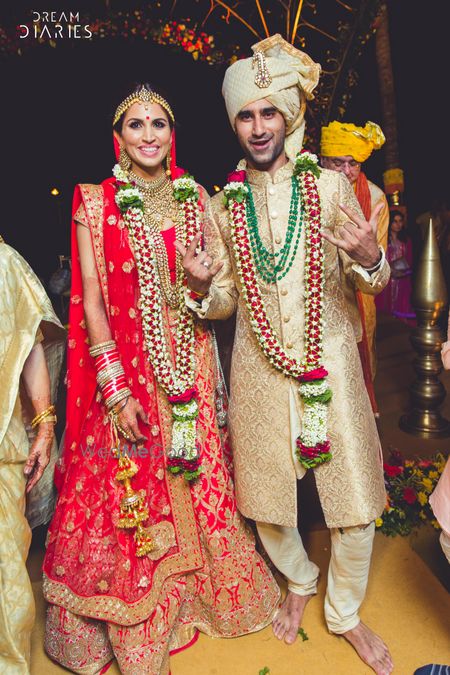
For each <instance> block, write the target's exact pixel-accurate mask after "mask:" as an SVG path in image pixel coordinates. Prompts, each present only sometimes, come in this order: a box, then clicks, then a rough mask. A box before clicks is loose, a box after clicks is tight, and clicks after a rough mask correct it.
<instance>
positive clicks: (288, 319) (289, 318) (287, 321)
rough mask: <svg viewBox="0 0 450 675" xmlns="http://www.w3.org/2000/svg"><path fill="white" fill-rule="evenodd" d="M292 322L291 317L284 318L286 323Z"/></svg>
mask: <svg viewBox="0 0 450 675" xmlns="http://www.w3.org/2000/svg"><path fill="white" fill-rule="evenodd" d="M290 320H291V317H290V316H283V321H284V323H289V321H290Z"/></svg>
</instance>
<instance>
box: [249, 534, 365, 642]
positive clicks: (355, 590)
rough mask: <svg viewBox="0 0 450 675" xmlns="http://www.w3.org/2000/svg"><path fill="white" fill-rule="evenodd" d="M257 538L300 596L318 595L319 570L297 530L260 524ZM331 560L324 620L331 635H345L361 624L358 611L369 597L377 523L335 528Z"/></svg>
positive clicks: (289, 587)
mask: <svg viewBox="0 0 450 675" xmlns="http://www.w3.org/2000/svg"><path fill="white" fill-rule="evenodd" d="M256 526H257V529H258V534H259V536H260V539H261V541H262V544H263V546H264V548H265V549H266V551H267V553H268V555H269V557H270V559H271V560H272V562H273V564H274V565H275V567H277V569H278V570H279V571H280V572H281V573H282V574H284V576H285V577H286V578H287V581H288V590H290V591H292V592H293V593H297V594H298V595H312V594H313V593H316V591H317V579H318V576H319V568H318V567H317V565H315V564H314V563H313V562H311V560H309V558H308V554H307V553H306V551H305V548H304V546H303V542H302V539H301V536H300V533H299V531H298V530H297V528H295V527H283V526H282V525H270V524H268V523H262V522H258V523H257V524H256ZM330 533H331V560H330V566H329V568H328V585H327V592H326V596H325V619H326V622H327V625H328V629H329V630H330V631H331V632H332V633H345V632H346V631H348V630H351V629H352V628H355V626H357V625H358V623H359V620H360V619H359V615H358V611H359V608H360V606H361V603H362V601H363V600H364V596H365V593H366V587H367V580H368V576H369V568H370V558H371V555H372V544H373V538H374V534H375V523H374V522H372V523H370V524H369V525H367V526H360V527H345V528H332V529H331V530H330Z"/></svg>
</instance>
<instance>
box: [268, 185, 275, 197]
mask: <svg viewBox="0 0 450 675" xmlns="http://www.w3.org/2000/svg"><path fill="white" fill-rule="evenodd" d="M267 192H268V193H269V195H274V194H275V188H274V187H273V185H271V186H270V187H269V189H268V190H267Z"/></svg>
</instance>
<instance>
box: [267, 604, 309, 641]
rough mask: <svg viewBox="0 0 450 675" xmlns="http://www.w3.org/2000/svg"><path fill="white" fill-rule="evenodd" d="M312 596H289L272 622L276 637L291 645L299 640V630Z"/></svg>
mask: <svg viewBox="0 0 450 675" xmlns="http://www.w3.org/2000/svg"><path fill="white" fill-rule="evenodd" d="M311 597H312V596H311V595H297V594H296V593H291V591H288V594H287V596H286V598H285V600H284V602H283V604H282V605H281V607H280V609H279V610H278V612H277V613H276V614H275V618H274V620H273V621H272V628H273V632H274V634H275V636H276V637H277V638H278V639H279V640H283V638H284V641H285V642H286V643H287V644H288V645H291V644H292V643H293V642H295V640H296V639H297V634H298V629H299V628H300V624H301V622H302V618H303V612H304V611H305V607H306V605H307V604H308V601H309V600H310V599H311Z"/></svg>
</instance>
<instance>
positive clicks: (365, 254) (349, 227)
mask: <svg viewBox="0 0 450 675" xmlns="http://www.w3.org/2000/svg"><path fill="white" fill-rule="evenodd" d="M382 208H383V204H378V205H377V206H376V207H375V208H374V209H373V211H372V213H371V214H370V220H369V221H368V222H367V220H365V219H364V218H361V217H360V216H358V215H357V214H356V213H355V212H354V211H351V210H350V209H348V208H347V207H346V206H342V205H340V209H341V211H343V212H344V213H345V215H346V216H348V217H349V221H348V222H347V223H345V225H343V226H342V227H339V228H338V231H337V234H338V235H339V236H338V237H335V236H333V235H332V234H331V233H330V232H328V231H324V230H322V236H323V238H324V239H326V240H327V241H329V242H330V244H333V245H334V246H337V248H340V249H342V250H343V251H345V252H346V253H347V254H348V255H349V256H350V258H351V259H352V260H354V261H355V262H356V263H358V264H359V265H361V267H366V268H367V269H370V268H372V267H376V265H377V263H379V262H380V259H381V254H380V249H379V247H378V242H377V226H378V216H379V215H380V211H381V210H382Z"/></svg>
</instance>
